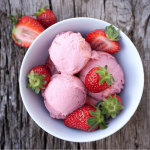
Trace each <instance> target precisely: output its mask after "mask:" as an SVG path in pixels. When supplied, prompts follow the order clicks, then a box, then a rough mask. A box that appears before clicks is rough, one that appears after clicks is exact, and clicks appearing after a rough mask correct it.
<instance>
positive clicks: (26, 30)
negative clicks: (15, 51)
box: [9, 14, 44, 47]
mask: <svg viewBox="0 0 150 150" xmlns="http://www.w3.org/2000/svg"><path fill="white" fill-rule="evenodd" d="M9 18H10V19H11V21H12V22H13V23H14V27H13V30H12V38H13V40H14V42H15V43H16V44H18V45H19V46H22V47H29V46H30V45H31V44H32V42H33V41H34V40H35V39H36V38H37V37H38V36H39V35H40V34H41V33H42V32H43V31H44V27H43V26H42V25H41V24H40V23H39V22H38V21H37V20H35V19H34V18H32V17H29V16H22V14H18V17H17V19H16V18H15V17H14V16H12V15H9Z"/></svg>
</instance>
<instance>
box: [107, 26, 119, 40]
mask: <svg viewBox="0 0 150 150" xmlns="http://www.w3.org/2000/svg"><path fill="white" fill-rule="evenodd" d="M119 32H120V30H115V28H114V27H113V26H112V25H110V26H107V27H106V28H105V34H106V36H107V38H108V39H109V40H112V41H119V40H120V39H121V38H120V37H118V36H119Z"/></svg>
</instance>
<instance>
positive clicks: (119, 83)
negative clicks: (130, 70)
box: [79, 50, 124, 100]
mask: <svg viewBox="0 0 150 150" xmlns="http://www.w3.org/2000/svg"><path fill="white" fill-rule="evenodd" d="M98 65H99V66H101V67H104V66H105V65H107V66H108V67H107V70H108V72H109V73H110V74H112V76H113V77H114V79H115V82H114V83H113V86H110V87H109V88H107V89H106V90H104V91H102V92H100V93H92V92H90V91H88V95H90V96H91V97H93V98H95V99H98V100H102V97H107V96H108V95H109V94H115V93H120V92H121V89H123V84H124V73H123V70H122V68H121V67H120V65H119V64H118V62H117V61H116V59H115V58H114V57H113V56H112V55H110V54H108V53H105V52H100V51H94V50H93V51H92V56H91V59H90V60H89V61H88V63H87V65H86V66H85V67H84V69H83V70H82V71H81V72H80V73H79V78H80V79H81V80H82V81H83V82H84V81H85V77H86V75H87V73H88V72H89V71H90V70H91V69H92V68H94V67H97V66H98Z"/></svg>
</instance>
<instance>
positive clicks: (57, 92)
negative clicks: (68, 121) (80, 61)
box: [42, 74, 86, 119]
mask: <svg viewBox="0 0 150 150" xmlns="http://www.w3.org/2000/svg"><path fill="white" fill-rule="evenodd" d="M42 95H43V97H44V103H45V106H46V108H47V110H48V111H49V112H50V116H51V117H52V118H57V119H65V118H66V116H67V115H69V114H70V113H72V112H73V111H74V110H76V109H77V108H79V107H81V106H83V105H84V104H85V101H86V89H85V87H84V84H83V83H82V81H81V80H80V79H79V78H77V77H76V76H71V75H65V76H63V75H61V74H55V75H53V77H52V78H51V81H50V83H49V84H48V86H47V88H46V89H45V91H44V92H43V93H42Z"/></svg>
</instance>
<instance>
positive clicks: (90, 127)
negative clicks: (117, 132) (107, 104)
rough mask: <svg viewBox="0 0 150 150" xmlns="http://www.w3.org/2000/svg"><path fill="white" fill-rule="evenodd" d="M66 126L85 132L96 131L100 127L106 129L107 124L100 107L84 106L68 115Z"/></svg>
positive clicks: (65, 121)
mask: <svg viewBox="0 0 150 150" xmlns="http://www.w3.org/2000/svg"><path fill="white" fill-rule="evenodd" d="M64 123H65V125H66V126H68V127H70V128H76V129H79V130H83V131H95V130H96V129H97V128H98V126H100V128H101V129H106V128H107V126H106V124H107V123H106V122H105V121H104V116H103V115H102V113H101V111H100V110H99V106H98V107H95V108H94V107H92V106H83V107H81V108H79V109H77V110H75V111H74V112H73V113H71V114H70V115H68V116H67V117H66V119H65V120H64Z"/></svg>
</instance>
